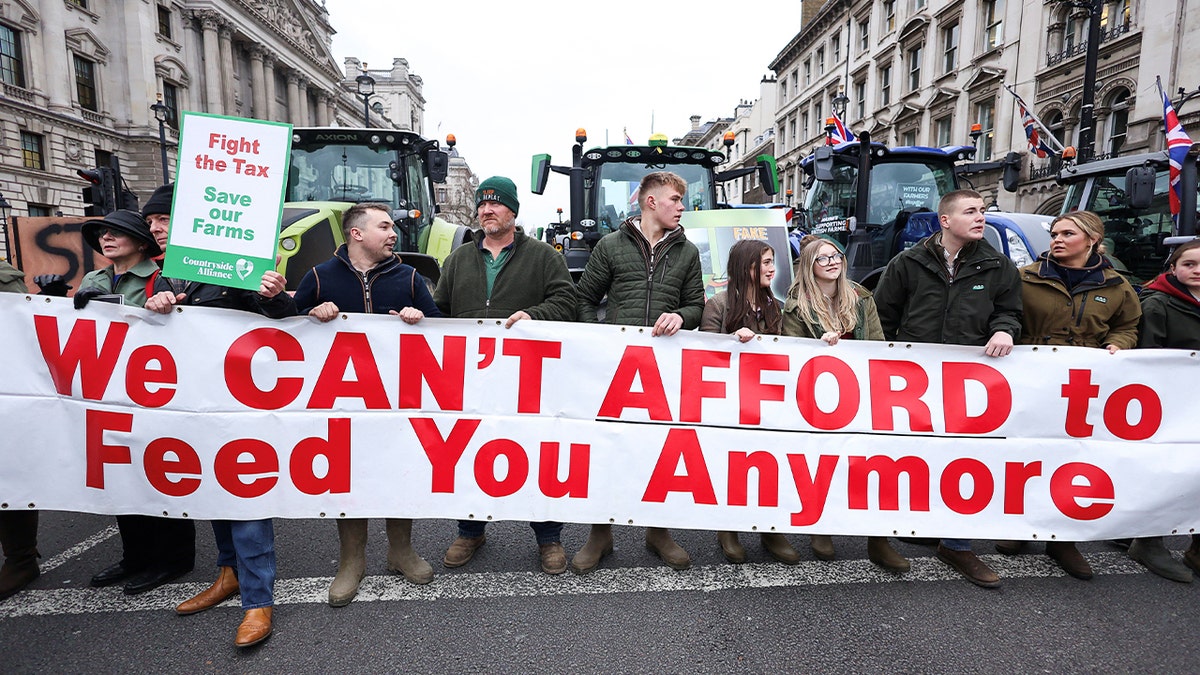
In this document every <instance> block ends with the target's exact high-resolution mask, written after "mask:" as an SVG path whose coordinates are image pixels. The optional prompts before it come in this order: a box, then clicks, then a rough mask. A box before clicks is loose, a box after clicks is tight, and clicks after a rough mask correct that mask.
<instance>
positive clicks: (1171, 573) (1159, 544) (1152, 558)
mask: <svg viewBox="0 0 1200 675" xmlns="http://www.w3.org/2000/svg"><path fill="white" fill-rule="evenodd" d="M1129 557H1130V558H1133V559H1134V560H1136V561H1138V562H1140V563H1142V564H1143V565H1145V566H1146V569H1148V570H1150V571H1151V572H1154V573H1155V574H1157V575H1158V576H1160V577H1162V578H1164V579H1170V580H1171V581H1178V582H1179V583H1181V584H1190V583H1192V571H1191V569H1189V568H1188V566H1187V565H1184V564H1183V563H1181V562H1179V561H1178V560H1176V559H1175V556H1173V555H1171V552H1170V551H1168V550H1167V547H1166V545H1165V544H1163V538H1162V537H1138V538H1137V539H1134V540H1133V543H1132V544H1130V545H1129Z"/></svg>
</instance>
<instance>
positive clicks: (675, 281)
mask: <svg viewBox="0 0 1200 675" xmlns="http://www.w3.org/2000/svg"><path fill="white" fill-rule="evenodd" d="M685 194H687V183H686V182H685V181H684V180H683V179H682V178H680V177H679V176H677V175H675V174H673V173H671V172H669V171H656V172H654V173H649V174H646V176H645V177H643V178H642V182H641V185H639V186H638V206H639V207H640V208H641V211H642V213H641V215H640V216H634V217H632V218H629V219H628V220H626V221H625V222H624V223H622V224H621V228H620V229H619V230H617V231H616V232H613V233H611V234H607V235H605V236H604V238H603V239H601V240H600V241H599V242H597V243H596V247H595V248H594V249H592V255H591V257H590V258H588V263H587V266H586V267H585V268H584V270H583V276H582V277H581V278H580V279H579V320H580V321H588V322H593V323H595V322H597V321H598V320H599V319H598V312H597V310H598V307H599V305H600V302H601V301H602V300H603V299H604V297H605V296H606V295H607V296H608V308H607V310H606V316H605V321H606V322H608V323H614V324H622V325H632V326H653V327H654V328H653V330H652V331H651V335H654V336H656V337H657V336H660V335H674V334H676V333H678V332H679V331H680V330H693V329H695V328H697V327H698V326H699V325H700V318H701V316H702V315H703V314H704V279H703V276H702V274H701V269H700V251H699V249H697V248H696V245H695V244H693V243H692V242H690V241H688V239H687V237H686V236H684V233H683V228H682V227H680V226H679V218H680V217H681V216H682V215H683V211H684V204H683V197H684V195H685ZM646 546H647V547H648V548H649V549H650V550H651V551H653V552H654V553H655V554H656V555H658V557H659V558H661V559H662V561H663V562H664V563H666V564H667V566H669V567H671V568H672V569H677V570H685V569H687V568H689V567H691V565H692V559H691V557H690V556H688V553H687V551H685V550H684V549H683V547H682V546H680V545H679V544H677V543H676V542H675V540H674V539H672V538H671V533H670V532H668V531H667V529H666V528H663V527H648V528H646ZM612 548H613V546H612V525H608V524H603V525H592V531H591V533H590V534H589V535H588V540H587V543H586V544H584V546H583V548H581V549H579V552H578V553H577V554H576V555H575V558H574V559H573V560H572V561H571V567H572V569H573V570H574V571H575V572H577V573H579V574H586V573H587V572H590V571H592V570H594V569H596V567H597V566H598V565H599V564H600V560H601V558H603V557H604V556H606V555H608V554H609V553H612Z"/></svg>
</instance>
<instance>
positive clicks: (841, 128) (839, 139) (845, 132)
mask: <svg viewBox="0 0 1200 675" xmlns="http://www.w3.org/2000/svg"><path fill="white" fill-rule="evenodd" d="M829 119H831V120H833V132H832V133H830V134H829V143H830V145H837V144H838V143H849V142H850V141H856V140H858V136H855V135H854V132H853V131H850V129H848V128H846V125H845V124H843V123H842V119H841V118H840V117H838V116H837V113H834V114H833V117H830V118H829Z"/></svg>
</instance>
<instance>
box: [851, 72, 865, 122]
mask: <svg viewBox="0 0 1200 675" xmlns="http://www.w3.org/2000/svg"><path fill="white" fill-rule="evenodd" d="M854 107H855V109H856V110H857V112H858V114H857V115H856V116H855V118H856V119H860V120H861V119H862V118H864V117H866V116H867V83H866V81H865V80H859V81H857V82H855V83H854Z"/></svg>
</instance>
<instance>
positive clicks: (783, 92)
mask: <svg viewBox="0 0 1200 675" xmlns="http://www.w3.org/2000/svg"><path fill="white" fill-rule="evenodd" d="M779 100H780V101H786V100H787V75H784V76H783V79H782V80H780V81H779Z"/></svg>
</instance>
